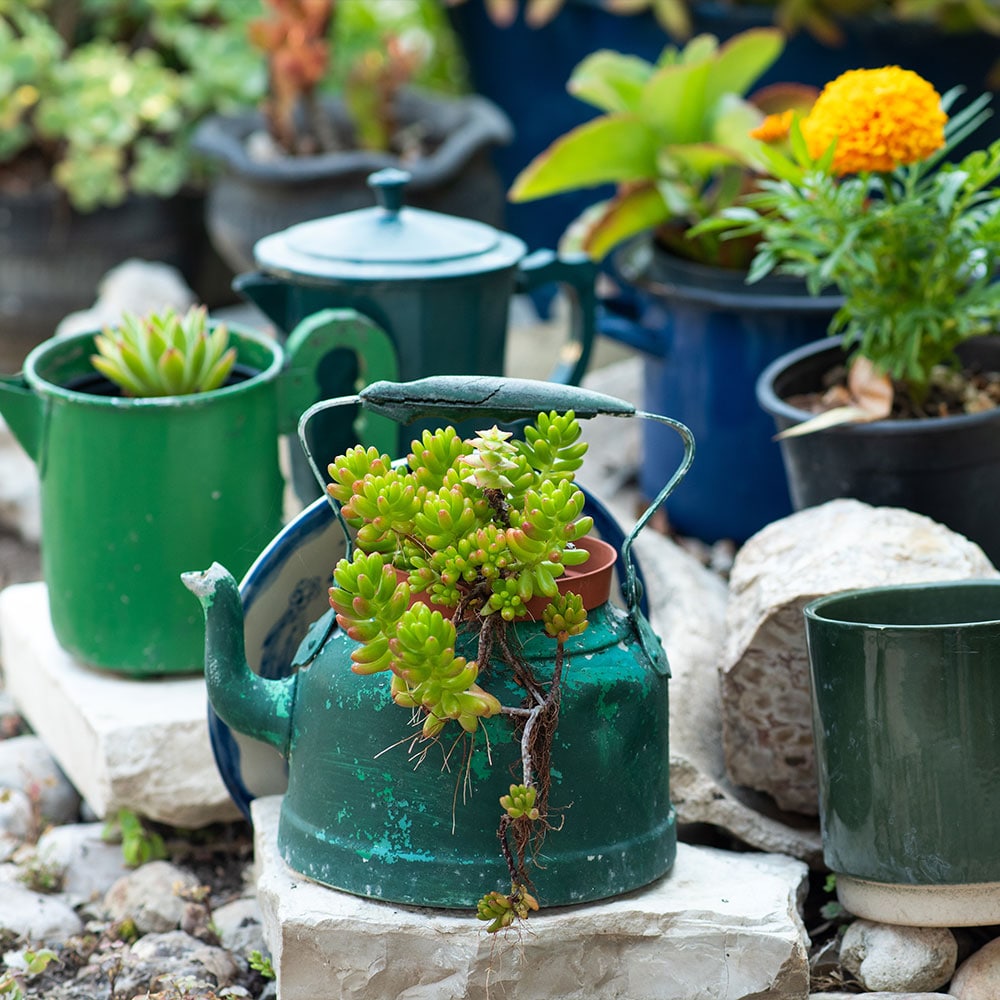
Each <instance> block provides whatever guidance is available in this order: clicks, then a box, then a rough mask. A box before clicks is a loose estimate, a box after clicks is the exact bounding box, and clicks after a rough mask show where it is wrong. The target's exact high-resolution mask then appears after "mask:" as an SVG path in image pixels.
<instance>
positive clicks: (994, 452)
mask: <svg viewBox="0 0 1000 1000" xmlns="http://www.w3.org/2000/svg"><path fill="white" fill-rule="evenodd" d="M957 96H958V95H957V94H956V93H954V92H953V93H950V94H947V95H945V97H944V99H943V100H942V99H941V97H940V96H939V95H938V94H937V92H936V91H935V90H934V88H933V87H932V86H931V85H930V84H929V83H928V82H927V81H925V80H923V79H922V78H921V77H919V76H918V75H917V74H915V73H912V72H911V71H909V70H900V69H899V68H898V67H886V68H884V69H880V70H858V71H852V72H848V73H846V74H843V75H842V76H841V77H839V78H838V79H837V80H834V81H833V82H831V83H830V84H829V85H828V86H827V88H826V89H825V90H824V92H823V95H822V96H821V97H820V99H819V100H818V101H817V102H816V105H815V106H814V108H813V110H812V111H811V112H810V113H809V115H807V116H806V117H805V118H804V119H802V120H801V122H798V123H796V124H795V125H793V136H794V143H793V147H794V150H795V154H794V157H789V156H787V155H784V154H781V153H779V152H777V151H775V152H773V153H772V155H771V158H770V159H771V169H772V172H773V173H774V175H775V178H774V179H773V180H769V181H765V182H763V183H762V185H761V187H762V190H761V191H759V192H758V193H756V194H754V195H751V196H749V197H748V198H747V199H746V204H745V205H743V206H740V207H736V208H732V209H730V210H728V211H727V212H724V213H723V216H724V217H725V219H727V220H728V221H729V222H730V223H731V224H734V225H735V226H736V232H737V233H738V234H739V235H740V236H741V237H743V236H745V235H746V234H747V233H753V234H756V235H759V236H760V240H761V241H760V244H759V247H758V250H757V256H756V260H755V263H754V267H753V269H752V271H751V280H754V279H757V278H759V277H761V276H762V275H764V274H767V273H769V272H770V271H772V270H778V271H780V272H784V273H787V274H792V275H796V276H800V277H803V278H805V279H806V281H807V282H808V283H809V286H810V288H811V289H812V290H813V291H816V290H818V289H819V288H820V287H825V286H828V285H832V286H833V287H835V288H837V289H838V290H839V291H840V292H841V293H842V294H843V296H844V304H843V306H842V308H841V309H840V311H839V312H838V313H837V316H836V317H835V318H834V321H833V323H832V324H831V332H833V333H840V334H842V337H841V338H840V339H838V340H835V341H826V342H819V343H816V344H813V345H809V346H807V347H804V348H802V349H800V350H798V351H796V352H792V353H791V354H789V355H788V356H787V357H783V358H780V359H778V360H776V361H775V362H774V363H773V364H772V365H771V366H770V367H769V368H768V369H767V371H765V372H764V373H763V375H762V376H761V379H760V383H759V386H758V392H759V397H760V401H761V404H762V406H763V407H764V408H765V409H766V410H767V411H768V412H769V413H770V414H771V415H772V416H773V417H774V419H775V421H776V423H777V426H778V429H779V430H781V431H783V432H784V434H783V438H784V439H783V440H782V442H781V448H782V453H783V456H784V460H785V464H786V469H787V472H788V477H789V483H790V486H791V491H792V496H793V498H794V501H795V503H796V506H797V507H803V506H810V505H812V504H816V503H821V502H823V501H825V500H828V499H831V498H833V497H838V496H850V497H855V498H857V499H859V500H863V501H866V502H868V503H871V504H875V505H888V506H900V507H907V508H909V509H911V510H914V511H917V512H918V513H921V514H927V515H928V516H930V517H932V518H934V519H935V520H938V521H941V522H943V523H944V524H946V525H948V526H949V527H951V528H953V529H954V530H956V531H959V532H962V533H963V534H965V535H967V536H968V537H969V538H971V539H972V540H973V541H976V542H978V543H979V544H980V545H982V546H983V548H984V550H985V551H986V554H987V555H988V556H989V557H990V558H991V559H992V560H994V561H997V560H998V559H1000V528H998V527H997V523H996V518H995V517H994V515H993V510H992V500H991V497H992V496H993V495H994V494H995V491H996V489H998V488H1000V445H998V442H1000V433H998V430H1000V409H998V408H997V401H998V399H1000V389H998V386H997V384H996V383H997V376H996V375H995V374H990V373H996V372H998V371H1000V337H997V336H995V334H997V333H998V332H1000V282H998V281H997V277H998V275H1000V187H998V186H997V181H998V178H1000V140H997V141H995V142H994V143H993V144H992V145H991V146H989V148H987V149H984V150H979V151H976V152H973V153H970V154H968V155H967V156H966V157H965V158H964V159H962V160H961V161H960V162H957V163H953V162H948V163H946V162H943V160H944V158H945V157H946V156H947V155H948V152H949V150H950V149H951V147H952V146H953V145H954V144H955V143H956V142H958V141H959V140H960V139H962V138H966V137H968V136H969V135H971V134H972V133H973V132H974V131H975V130H976V128H977V127H978V125H980V124H981V123H982V121H983V120H985V118H986V116H987V115H988V114H989V111H988V110H987V109H986V104H987V103H988V101H989V97H988V95H983V96H982V97H980V98H979V99H977V100H975V101H972V102H971V103H969V104H967V105H966V106H965V107H964V108H962V109H961V110H959V111H957V112H955V113H954V114H953V115H952V117H951V118H950V119H948V114H947V113H948V112H949V111H951V109H952V108H953V107H954V104H955V101H956V99H957ZM990 335H994V336H990ZM845 378H846V381H845ZM831 407H832V408H833V409H831ZM819 411H827V412H823V413H822V415H820V416H814V414H815V413H817V412H819ZM810 417H812V419H811V420H810ZM793 428H794V430H793ZM809 432H811V433H809Z"/></svg>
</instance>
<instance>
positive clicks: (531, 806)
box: [500, 785, 538, 820]
mask: <svg viewBox="0 0 1000 1000" xmlns="http://www.w3.org/2000/svg"><path fill="white" fill-rule="evenodd" d="M537 797H538V789H536V788H534V787H533V786H532V787H530V788H529V787H528V786H526V785H511V786H510V795H501V796H500V805H501V806H502V807H503V808H504V809H505V810H506V812H507V815H508V816H509V817H510V818H511V819H520V818H521V817H522V816H526V817H527V818H528V819H530V820H536V819H538V809H537V807H536V806H535V799H536V798H537Z"/></svg>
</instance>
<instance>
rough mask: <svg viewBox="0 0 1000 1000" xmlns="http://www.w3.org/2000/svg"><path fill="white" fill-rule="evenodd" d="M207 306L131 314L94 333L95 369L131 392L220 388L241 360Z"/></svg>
mask: <svg viewBox="0 0 1000 1000" xmlns="http://www.w3.org/2000/svg"><path fill="white" fill-rule="evenodd" d="M207 316H208V313H207V310H206V309H205V308H204V307H197V308H192V309H190V310H188V312H187V313H186V314H185V315H184V316H183V317H179V316H177V315H176V314H175V313H174V312H173V311H172V310H166V311H164V312H163V313H155V312H154V313H150V314H148V315H146V316H143V317H138V316H134V315H131V314H129V315H126V316H124V317H123V319H122V321H121V323H120V325H119V326H118V328H117V329H115V330H112V329H106V330H104V332H103V333H102V334H98V335H97V336H96V337H95V338H94V347H95V348H96V350H97V354H95V355H93V356H92V357H91V363H92V364H93V366H94V368H95V369H96V370H97V371H99V372H100V373H101V374H102V375H104V376H105V377H106V378H108V379H110V380H111V381H112V382H114V383H115V384H116V385H118V386H119V387H120V388H121V390H122V391H123V392H124V393H125V395H128V396H180V395H189V394H191V393H196V392H209V391H211V390H212V389H217V388H218V387H219V386H221V385H222V384H223V383H224V382H225V380H226V379H227V378H228V377H229V374H230V372H231V371H232V368H233V365H234V364H235V362H236V348H235V347H229V346H228V345H229V331H228V329H227V328H226V327H225V326H224V325H223V324H218V325H217V326H216V327H215V328H214V329H213V330H211V331H209V329H208V319H207Z"/></svg>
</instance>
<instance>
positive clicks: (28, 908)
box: [0, 882, 83, 946]
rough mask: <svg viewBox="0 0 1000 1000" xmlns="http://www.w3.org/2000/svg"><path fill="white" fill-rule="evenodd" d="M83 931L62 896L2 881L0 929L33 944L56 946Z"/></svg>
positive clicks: (76, 917) (81, 925) (79, 921)
mask: <svg viewBox="0 0 1000 1000" xmlns="http://www.w3.org/2000/svg"><path fill="white" fill-rule="evenodd" d="M82 930H83V921H82V920H81V919H80V918H79V917H78V916H77V915H76V913H74V912H73V910H72V908H71V907H69V906H68V905H67V904H66V903H64V902H63V901H62V900H61V899H58V898H57V897H55V896H46V895H43V894H42V893H39V892H32V891H31V890H30V889H28V888H27V887H25V886H23V885H20V884H18V883H16V882H9V883H5V884H4V886H3V891H2V892H0V932H9V933H12V934H16V935H19V936H20V937H21V938H22V940H24V941H28V942H30V943H31V944H33V945H40V944H44V945H49V946H55V945H61V944H62V943H63V942H64V941H65V940H66V938H68V937H70V936H71V935H73V934H79V933H80V932H81V931H82Z"/></svg>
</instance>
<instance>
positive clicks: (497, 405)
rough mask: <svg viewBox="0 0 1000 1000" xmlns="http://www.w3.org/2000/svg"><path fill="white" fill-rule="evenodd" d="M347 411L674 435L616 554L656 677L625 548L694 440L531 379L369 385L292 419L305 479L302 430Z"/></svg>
mask: <svg viewBox="0 0 1000 1000" xmlns="http://www.w3.org/2000/svg"><path fill="white" fill-rule="evenodd" d="M355 404H360V405H361V406H362V407H363V408H364V409H366V410H368V411H369V412H370V413H373V414H377V415H379V416H382V417H386V418H388V419H389V420H392V421H399V422H401V423H410V422H411V421H413V420H416V419H418V418H420V417H449V418H450V419H453V420H465V419H469V418H471V417H487V418H489V417H492V418H494V419H497V420H501V421H504V422H509V421H513V420H520V419H524V418H525V417H534V416H537V414H538V413H539V412H540V411H544V410H552V409H555V410H559V411H565V410H573V411H574V413H575V414H576V415H577V417H581V418H584V419H589V418H591V417H596V416H599V415H606V416H615V417H644V418H646V419H647V420H655V421H657V422H658V423H661V424H665V425H666V426H668V427H670V428H672V429H673V430H674V431H676V432H677V434H678V435H680V438H681V440H682V441H683V443H684V455H683V457H682V458H681V461H680V464H679V465H678V466H677V468H676V470H675V471H674V474H673V475H672V476H671V477H670V479H669V480H668V481H667V483H666V485H665V486H664V487H663V489H661V490H660V492H659V493H658V494H657V496H656V498H655V499H654V500H653V502H652V503H651V504H650V505H649V506H648V507H647V508H646V510H645V511H644V512H643V514H642V515H641V516H640V517H639V519H638V520H637V521H636V523H635V526H634V527H633V528H632V530H631V531H630V532H629V533H628V534H627V535H626V536H625V541H624V542H623V544H622V550H621V551H622V564H623V569H624V580H623V585H622V589H623V592H624V596H625V601H626V604H627V606H628V612H629V616H630V617H631V618H632V620H633V622H634V623H635V624H636V627H637V629H638V632H639V641H640V643H641V644H642V647H643V649H644V650H645V652H646V654H647V656H649V658H650V661H651V662H652V663H654V664H657V663H662V664H663V670H664V672H666V670H667V667H666V661H665V658H664V657H663V656H662V650H659V649H658V648H657V647H658V642H657V640H656V638H655V636H654V635H653V633H652V631H651V630H650V629H649V628H648V627H646V628H643V627H642V624H641V623H642V618H641V615H640V614H639V604H640V601H641V598H642V587H641V585H640V583H639V578H638V573H637V569H636V566H635V562H634V560H633V558H632V545H633V543H634V542H635V539H636V537H637V536H638V534H639V532H640V531H641V530H642V529H643V528H644V527H645V526H646V524H647V523H648V522H649V520H650V518H651V517H652V516H653V514H654V513H655V512H656V511H657V510H658V509H659V508H660V507H661V506H662V505H663V504H664V503H665V502H666V500H667V498H668V497H669V496H670V494H671V493H673V492H674V490H675V489H676V488H677V486H678V484H679V483H680V481H681V480H682V479H683V478H684V476H685V475H687V471H688V469H689V468H690V467H691V463H692V462H693V461H694V435H693V434H692V433H691V431H690V430H689V428H688V427H686V426H685V425H684V424H682V423H681V422H680V421H678V420H674V419H673V418H672V417H665V416H661V415H660V414H657V413H646V412H645V411H642V410H637V409H636V408H635V406H634V405H633V404H632V403H629V402H626V401H625V400H623V399H618V398H617V397H615V396H608V395H606V394H605V393H602V392H595V391H594V390H593V389H584V388H581V387H579V386H573V385H558V384H553V383H551V382H540V381H536V380H534V379H514V378H502V377H499V376H491V375H474V376H467V375H434V376H432V377H430V378H424V379H418V380H416V381H414V382H373V383H372V384H371V385H369V386H366V387H365V388H364V389H362V390H361V392H360V393H358V395H356V396H343V397H340V398H339V399H326V400H322V401H321V402H319V403H315V404H314V405H313V406H311V407H309V409H308V410H306V411H305V412H304V413H303V414H302V417H301V418H300V420H299V441H300V442H301V444H302V449H303V451H304V452H305V454H306V458H307V460H308V462H309V465H310V466H311V467H312V470H313V474H314V475H315V476H316V480H317V482H319V483H320V484H322V483H323V482H324V480H323V476H322V474H321V473H320V471H319V469H318V468H317V466H316V462H315V459H314V458H313V455H312V452H311V450H310V448H309V444H308V440H307V438H306V433H305V432H306V427H307V425H308V423H309V421H310V420H311V419H312V417H313V416H314V415H315V414H317V413H319V412H320V411H322V410H327V409H332V408H334V407H338V406H348V405H355ZM324 492H325V491H324ZM327 498H328V500H329V502H330V504H331V506H332V507H333V510H334V513H335V514H336V515H337V518H338V520H340V523H341V525H342V526H343V525H344V522H343V520H342V518H341V515H340V505H339V504H338V503H337V502H336V501H335V500H334V499H333V498H332V497H330V496H329V494H327ZM345 530H346V527H345Z"/></svg>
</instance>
